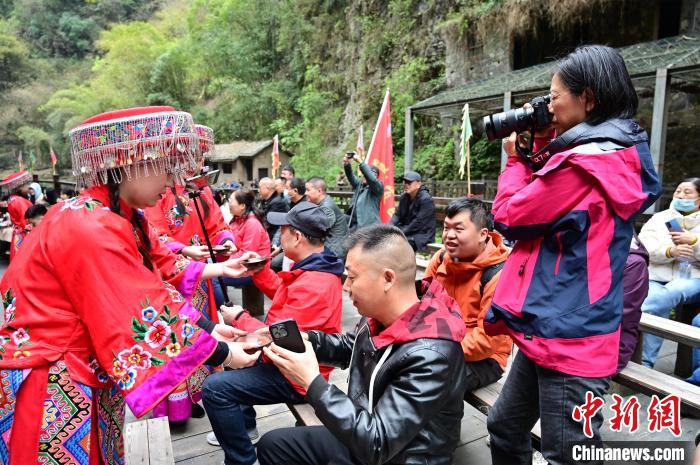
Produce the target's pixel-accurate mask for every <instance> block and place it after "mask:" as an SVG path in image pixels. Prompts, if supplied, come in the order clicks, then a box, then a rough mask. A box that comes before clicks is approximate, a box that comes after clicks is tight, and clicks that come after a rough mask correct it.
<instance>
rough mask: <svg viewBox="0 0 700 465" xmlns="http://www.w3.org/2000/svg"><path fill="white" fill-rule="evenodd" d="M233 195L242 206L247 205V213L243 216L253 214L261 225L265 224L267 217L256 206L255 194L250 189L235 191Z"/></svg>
mask: <svg viewBox="0 0 700 465" xmlns="http://www.w3.org/2000/svg"><path fill="white" fill-rule="evenodd" d="M232 195H233V196H234V197H235V198H236V202H238V203H239V204H241V205H245V213H244V214H243V216H247V215H248V214H250V213H252V214H253V215H255V217H256V218H257V219H258V221H260V223H261V224H263V225H264V224H265V217H264V216H263V214H262V212H261V211H260V210H258V209H257V207H256V206H255V192H253V191H252V190H250V189H238V190H235V191H233V194H232Z"/></svg>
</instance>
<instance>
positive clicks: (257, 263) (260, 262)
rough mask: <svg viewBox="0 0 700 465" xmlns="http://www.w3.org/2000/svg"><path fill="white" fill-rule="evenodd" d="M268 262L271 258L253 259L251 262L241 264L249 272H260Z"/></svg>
mask: <svg viewBox="0 0 700 465" xmlns="http://www.w3.org/2000/svg"><path fill="white" fill-rule="evenodd" d="M268 260H270V257H260V258H251V259H250V260H246V261H244V262H241V264H242V265H243V266H245V267H246V268H248V269H249V270H259V269H261V268H262V267H264V266H265V263H267V262H268Z"/></svg>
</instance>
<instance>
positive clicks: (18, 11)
mask: <svg viewBox="0 0 700 465" xmlns="http://www.w3.org/2000/svg"><path fill="white" fill-rule="evenodd" d="M159 3H160V2H159V1H153V0H151V1H148V0H104V1H78V0H22V1H15V2H14V16H15V17H16V18H17V23H18V25H19V31H20V35H21V36H22V37H23V38H24V39H25V40H27V41H28V42H29V43H30V44H31V45H32V46H33V47H34V48H35V49H37V50H39V51H41V52H42V54H44V55H45V56H60V57H84V56H86V55H88V54H91V53H93V52H94V51H95V48H94V41H95V39H96V38H97V37H98V36H99V34H100V31H102V30H103V29H104V28H106V27H107V25H108V24H110V23H113V22H116V21H125V20H129V19H147V18H148V17H149V16H150V15H151V14H152V13H153V11H155V8H156V7H157V6H158V4H159ZM0 7H2V3H0ZM0 13H1V11H0Z"/></svg>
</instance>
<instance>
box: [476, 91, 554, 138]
mask: <svg viewBox="0 0 700 465" xmlns="http://www.w3.org/2000/svg"><path fill="white" fill-rule="evenodd" d="M551 101H552V97H551V96H550V95H543V96H541V97H535V98H533V99H532V101H531V102H530V104H531V105H532V108H517V109H515V110H508V111H504V112H502V113H496V114H493V115H488V116H484V130H485V131H486V137H488V139H489V140H490V141H492V140H495V139H503V138H504V137H508V136H510V134H511V133H512V132H515V133H517V134H519V133H521V132H524V131H527V130H530V131H533V132H534V131H537V130H539V129H544V128H546V127H547V126H549V123H551V122H552V115H550V114H549V110H547V105H549V102H551Z"/></svg>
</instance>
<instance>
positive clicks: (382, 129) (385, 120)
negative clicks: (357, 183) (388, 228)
mask: <svg viewBox="0 0 700 465" xmlns="http://www.w3.org/2000/svg"><path fill="white" fill-rule="evenodd" d="M367 164H368V165H370V166H376V167H377V168H379V180H380V181H381V182H382V183H383V184H384V198H383V199H382V203H381V205H380V207H379V218H380V219H381V221H382V223H388V222H389V220H390V219H391V217H392V215H393V214H394V210H395V209H396V203H395V200H394V144H393V143H392V141H391V102H390V98H389V90H388V89H387V91H386V95H385V96H384V103H383V104H382V110H381V111H380V112H379V119H377V126H376V127H375V128H374V134H373V135H372V143H371V144H370V145H369V155H368V156H367Z"/></svg>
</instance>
